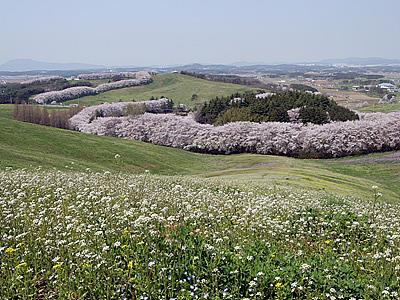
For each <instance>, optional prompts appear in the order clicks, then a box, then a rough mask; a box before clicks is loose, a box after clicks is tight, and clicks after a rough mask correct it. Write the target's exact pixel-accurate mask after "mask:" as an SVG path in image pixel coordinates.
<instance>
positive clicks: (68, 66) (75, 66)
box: [0, 59, 106, 72]
mask: <svg viewBox="0 0 400 300" xmlns="http://www.w3.org/2000/svg"><path fill="white" fill-rule="evenodd" d="M104 68H106V66H100V65H92V64H85V63H52V62H44V61H37V60H33V59H13V60H10V61H8V62H6V63H4V64H2V65H0V71H10V72H14V71H33V70H47V71H52V70H60V71H64V70H88V69H104Z"/></svg>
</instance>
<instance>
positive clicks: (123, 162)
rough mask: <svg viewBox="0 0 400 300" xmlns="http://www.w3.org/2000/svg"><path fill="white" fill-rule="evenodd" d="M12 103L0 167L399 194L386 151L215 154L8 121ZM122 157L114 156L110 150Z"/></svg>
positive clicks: (1, 137) (396, 165)
mask: <svg viewBox="0 0 400 300" xmlns="http://www.w3.org/2000/svg"><path fill="white" fill-rule="evenodd" d="M10 117H11V106H9V105H2V106H0V126H1V128H2V130H1V131H0V168H1V169H4V168H5V167H8V166H11V167H14V168H25V167H27V168H31V167H38V166H42V167H43V168H56V169H61V170H81V171H84V170H85V169H86V168H90V169H92V170H97V171H104V170H113V171H122V172H143V171H144V170H150V172H152V173H157V174H165V175H171V174H183V175H198V176H205V177H217V178H222V179H224V180H229V181H235V182H239V183H243V182H248V181H252V182H258V183H260V184H269V185H276V186H279V187H285V186H295V187H299V188H310V187H312V188H315V189H322V190H326V191H330V192H337V193H341V194H351V195H354V194H357V195H361V196H370V195H371V194H372V192H371V186H372V185H375V184H377V185H379V186H381V187H382V188H383V189H384V190H385V196H386V197H387V198H390V199H398V198H399V195H400V184H399V183H400V182H399V181H400V180H399V176H398V174H400V162H398V161H397V160H390V159H388V160H385V161H375V160H374V159H377V158H378V159H381V158H382V157H386V156H388V155H390V154H387V153H386V154H373V155H369V156H362V157H361V158H359V159H354V158H345V159H334V160H301V159H293V158H287V157H277V156H263V155H252V154H241V155H229V156H215V155H204V154H197V153H191V152H186V151H183V150H179V149H173V148H167V147H161V146H155V145H151V144H146V143H142V142H136V141H128V140H122V139H118V138H112V137H100V136H94V135H87V134H82V133H78V132H73V131H67V130H62V129H56V128H51V127H45V126H40V125H35V124H28V123H22V122H18V121H14V120H11V118H10ZM117 153H118V154H120V155H121V159H119V160H116V159H115V158H114V156H115V154H117Z"/></svg>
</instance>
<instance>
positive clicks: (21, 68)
mask: <svg viewBox="0 0 400 300" xmlns="http://www.w3.org/2000/svg"><path fill="white" fill-rule="evenodd" d="M300 65H303V66H304V65H318V66H333V65H343V66H393V65H396V66H400V59H387V58H380V57H367V58H361V57H351V58H343V59H325V60H321V61H317V62H305V63H291V64H284V63H281V64H267V63H262V62H236V63H232V64H229V65H228V64H225V65H224V64H217V65H211V64H190V65H174V66H165V67H157V66H153V67H147V68H151V69H156V70H157V69H159V70H168V69H174V68H176V69H179V70H198V71H201V70H203V71H207V70H208V69H210V68H212V69H216V68H217V69H220V70H224V69H227V70H228V69H229V70H230V69H232V68H243V69H246V68H251V67H253V68H254V67H257V66H258V67H262V66H269V67H270V68H272V69H274V68H276V67H279V66H300ZM110 68H112V69H120V70H122V69H137V70H141V69H147V68H146V67H128V66H119V67H118V66H113V67H110V66H104V65H93V64H85V63H51V62H43V61H36V60H32V59H14V60H10V61H8V62H6V63H4V64H2V65H0V72H29V71H79V70H107V69H110Z"/></svg>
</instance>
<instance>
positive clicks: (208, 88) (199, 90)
mask: <svg viewBox="0 0 400 300" xmlns="http://www.w3.org/2000/svg"><path fill="white" fill-rule="evenodd" d="M249 90H254V89H252V88H249V87H246V86H241V85H237V84H230V83H220V82H212V81H207V80H203V79H198V78H194V77H191V76H187V75H181V74H161V75H156V76H155V77H154V81H153V82H152V83H150V84H148V85H144V86H138V87H130V88H123V89H118V90H113V91H109V92H105V93H101V94H98V95H95V96H87V97H83V98H80V99H79V100H73V101H67V102H66V103H67V104H68V103H80V104H82V105H95V104H100V103H103V102H117V101H132V100H135V101H143V100H148V99H150V98H151V97H156V98H159V97H161V96H165V97H167V98H170V99H172V100H174V102H175V103H176V104H180V103H181V104H186V105H188V106H190V107H193V106H194V105H195V104H198V103H201V102H204V101H206V100H210V98H212V97H215V96H229V95H231V94H234V93H236V92H244V91H249ZM193 94H197V95H198V98H197V99H196V100H195V101H192V100H191V97H192V95H193Z"/></svg>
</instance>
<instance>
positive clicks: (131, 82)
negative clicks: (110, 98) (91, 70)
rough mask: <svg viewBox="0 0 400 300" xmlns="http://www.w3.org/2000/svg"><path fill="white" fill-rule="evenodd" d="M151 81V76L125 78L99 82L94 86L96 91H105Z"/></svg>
mask: <svg viewBox="0 0 400 300" xmlns="http://www.w3.org/2000/svg"><path fill="white" fill-rule="evenodd" d="M150 82H151V77H150V78H147V77H144V78H140V79H126V80H119V81H115V82H109V83H103V84H100V85H99V86H97V87H96V88H95V90H96V93H104V92H107V91H111V90H115V89H122V88H126V87H130V86H138V85H142V84H148V83H150Z"/></svg>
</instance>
